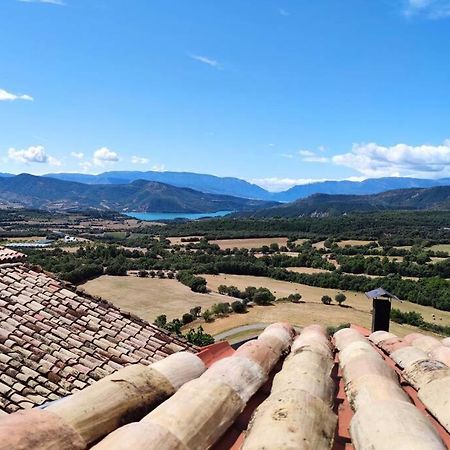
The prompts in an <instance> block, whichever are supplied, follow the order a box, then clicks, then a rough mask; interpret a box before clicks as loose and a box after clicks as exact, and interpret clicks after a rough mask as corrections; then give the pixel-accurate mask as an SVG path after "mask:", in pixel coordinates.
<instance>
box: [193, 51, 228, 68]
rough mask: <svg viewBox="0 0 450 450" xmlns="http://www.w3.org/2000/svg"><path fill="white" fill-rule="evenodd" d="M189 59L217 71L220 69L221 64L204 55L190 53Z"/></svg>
mask: <svg viewBox="0 0 450 450" xmlns="http://www.w3.org/2000/svg"><path fill="white" fill-rule="evenodd" d="M188 56H189V58H191V59H193V60H195V61H199V62H201V63H203V64H207V65H208V66H211V67H215V68H216V69H220V64H219V62H218V61H216V60H215V59H211V58H208V57H207V56H202V55H194V54H192V53H188Z"/></svg>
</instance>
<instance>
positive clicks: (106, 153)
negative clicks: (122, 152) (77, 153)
mask: <svg viewBox="0 0 450 450" xmlns="http://www.w3.org/2000/svg"><path fill="white" fill-rule="evenodd" d="M117 161H119V155H118V154H117V153H116V152H114V151H112V150H110V149H109V148H108V147H102V148H99V149H98V150H96V151H95V152H94V164H96V165H98V166H101V165H103V164H104V163H114V162H117Z"/></svg>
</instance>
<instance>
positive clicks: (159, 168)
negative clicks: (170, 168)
mask: <svg viewBox="0 0 450 450" xmlns="http://www.w3.org/2000/svg"><path fill="white" fill-rule="evenodd" d="M152 170H153V171H155V172H164V171H165V170H166V166H165V165H164V164H155V165H154V166H153V167H152Z"/></svg>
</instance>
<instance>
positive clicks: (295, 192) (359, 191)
mask: <svg viewBox="0 0 450 450" xmlns="http://www.w3.org/2000/svg"><path fill="white" fill-rule="evenodd" d="M435 186H450V178H441V179H437V180H426V179H422V178H407V177H385V178H368V179H367V180H363V181H348V180H342V181H322V182H317V183H310V184H303V185H298V186H293V187H292V188H290V189H288V190H287V191H284V192H280V193H279V194H278V195H276V196H275V197H274V198H275V199H276V200H278V201H289V202H292V201H294V200H297V199H299V198H305V197H309V196H310V195H313V194H341V195H370V194H379V193H381V192H386V191H390V190H395V189H412V188H431V187H435Z"/></svg>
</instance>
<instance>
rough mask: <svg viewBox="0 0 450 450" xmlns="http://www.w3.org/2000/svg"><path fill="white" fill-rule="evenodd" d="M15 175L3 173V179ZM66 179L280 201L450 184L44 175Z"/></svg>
mask: <svg viewBox="0 0 450 450" xmlns="http://www.w3.org/2000/svg"><path fill="white" fill-rule="evenodd" d="M12 176H14V175H11V174H7V173H0V179H1V178H5V177H12ZM44 176H45V177H48V178H54V179H58V180H63V181H73V182H77V183H83V184H93V185H95V184H112V185H114V184H129V183H132V182H133V181H137V180H147V181H156V182H159V183H165V184H169V185H172V186H176V187H182V188H190V189H194V190H196V191H200V192H205V193H209V194H218V195H232V196H234V197H242V198H249V199H255V200H267V201H277V202H292V201H294V200H297V199H300V198H306V197H309V196H310V195H313V194H343V195H370V194H378V193H380V192H385V191H389V190H393V189H412V188H430V187H434V186H450V178H441V179H436V180H430V179H422V178H407V177H385V178H369V179H367V180H363V181H348V180H342V181H320V182H314V183H309V184H302V185H297V186H293V187H292V188H290V189H288V190H286V191H283V192H269V191H267V190H266V189H264V188H262V187H260V186H258V185H256V184H253V183H249V182H248V181H245V180H242V179H240V178H235V177H218V176H215V175H208V174H199V173H192V172H156V171H148V172H140V171H111V172H104V173H101V174H98V175H89V174H82V173H51V174H47V175H44Z"/></svg>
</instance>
